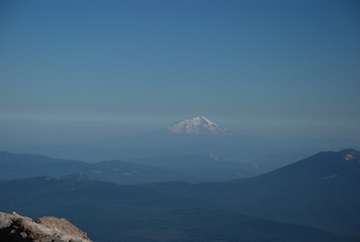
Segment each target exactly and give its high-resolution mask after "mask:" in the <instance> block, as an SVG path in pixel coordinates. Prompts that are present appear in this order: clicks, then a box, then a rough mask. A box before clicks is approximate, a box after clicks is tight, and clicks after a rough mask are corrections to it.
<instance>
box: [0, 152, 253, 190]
mask: <svg viewBox="0 0 360 242" xmlns="http://www.w3.org/2000/svg"><path fill="white" fill-rule="evenodd" d="M0 167H1V169H0V180H8V179H16V178H27V177H37V176H50V177H61V178H64V179H68V180H76V181H82V180H94V179H96V180H101V181H107V182H114V183H119V184H138V183H150V182H164V181H187V182H200V181H225V180H230V179H238V178H245V177H251V176H253V175H257V174H258V173H257V171H258V168H257V167H256V165H255V164H254V163H248V162H241V161H232V160H225V159H219V158H217V157H215V156H200V155H198V156H196V155H191V156H190V155H189V156H181V155H169V156H159V157H149V158H143V159H136V160H131V161H128V162H125V161H119V160H110V161H101V162H96V163H86V162H82V161H76V160H66V159H54V158H50V157H47V156H42V155H35V154H15V153H10V152H5V151H3V152H0Z"/></svg>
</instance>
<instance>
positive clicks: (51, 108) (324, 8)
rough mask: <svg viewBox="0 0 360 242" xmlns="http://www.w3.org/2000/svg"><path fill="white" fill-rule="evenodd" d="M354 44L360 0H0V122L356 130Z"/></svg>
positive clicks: (15, 128) (29, 128)
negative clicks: (198, 122) (205, 122)
mask: <svg viewBox="0 0 360 242" xmlns="http://www.w3.org/2000/svg"><path fill="white" fill-rule="evenodd" d="M359 43H360V4H359V2H358V1H344V0H338V1H334V0H326V1H321V0H317V1H306V0H305V1H303V0H302V1H280V0H274V1H267V0H262V1H260V0H252V1H241V0H239V1H230V0H229V1H226V0H221V1H220V0H218V1H211V0H209V1H202V0H196V1H190V0H183V1H176V0H170V1H169V0H154V1H150V0H143V1H138V0H131V1H93V0H75V1H73V0H72V1H70V0H68V1H67V0H51V1H49V0H46V1H45V0H43V1H42V0H37V1H2V2H1V3H0V85H1V88H0V122H1V123H2V125H1V127H0V129H2V131H1V132H2V133H3V134H6V137H9V138H11V136H12V135H13V136H14V137H15V136H16V137H17V138H19V139H22V138H24V137H25V136H26V135H27V137H28V138H29V137H32V136H33V135H35V134H38V135H41V134H39V132H38V131H39V130H43V128H44V127H48V131H49V132H45V133H46V134H47V135H48V136H58V138H59V139H62V138H64V139H66V138H69V139H70V137H71V135H73V136H74V130H77V131H78V133H76V132H75V133H76V134H77V135H80V136H83V137H84V138H85V137H86V138H95V136H96V135H98V136H99V137H100V136H101V133H102V131H103V136H106V135H109V136H110V135H113V134H116V135H117V134H121V133H127V134H130V133H139V132H142V131H147V130H151V129H155V128H160V127H162V126H163V125H167V124H170V123H173V122H176V121H179V120H182V119H185V118H189V117H191V116H195V115H200V114H202V115H205V116H207V117H208V118H210V119H212V120H214V121H215V122H218V123H220V124H222V125H223V126H225V127H229V128H233V129H235V130H238V131H240V132H243V133H247V134H255V135H260V136H272V135H278V136H291V135H312V136H322V137H330V136H340V137H344V138H356V137H360V127H359V126H360V125H359V124H360V108H359V106H360V105H359V104H360V95H359V90H360V44H359ZM79 127H83V129H80V131H79ZM84 127H86V128H84ZM91 127H92V128H91ZM94 127H96V131H94V130H95V128H94ZM87 132H88V133H92V134H93V136H92V137H90V136H91V135H90V134H87V135H86V133H87ZM46 134H43V135H46ZM22 135H23V136H22Z"/></svg>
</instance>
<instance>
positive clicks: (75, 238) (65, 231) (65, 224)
mask: <svg viewBox="0 0 360 242" xmlns="http://www.w3.org/2000/svg"><path fill="white" fill-rule="evenodd" d="M0 241H7V242H25V241H26V242H70V241H71V242H91V240H90V239H89V238H88V237H87V235H86V233H85V232H83V231H82V230H80V229H79V228H77V227H76V226H74V225H73V224H71V223H70V222H69V221H68V220H66V219H64V218H56V217H42V218H38V219H32V218H29V217H25V216H21V215H19V214H17V213H15V212H13V213H12V214H7V213H2V212H0Z"/></svg>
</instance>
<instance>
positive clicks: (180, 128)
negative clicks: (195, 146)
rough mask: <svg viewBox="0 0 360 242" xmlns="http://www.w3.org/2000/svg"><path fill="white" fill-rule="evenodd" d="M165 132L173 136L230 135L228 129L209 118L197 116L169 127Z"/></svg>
mask: <svg viewBox="0 0 360 242" xmlns="http://www.w3.org/2000/svg"><path fill="white" fill-rule="evenodd" d="M164 131H165V132H167V133H172V134H189V135H198V134H217V135H218V134H228V131H227V129H225V128H223V127H221V126H219V125H218V124H216V123H214V122H212V121H210V120H209V119H208V118H206V117H204V116H196V117H194V118H190V119H186V120H184V121H180V122H177V123H175V124H173V125H171V126H169V127H167V128H166V129H165V130H164Z"/></svg>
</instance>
